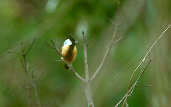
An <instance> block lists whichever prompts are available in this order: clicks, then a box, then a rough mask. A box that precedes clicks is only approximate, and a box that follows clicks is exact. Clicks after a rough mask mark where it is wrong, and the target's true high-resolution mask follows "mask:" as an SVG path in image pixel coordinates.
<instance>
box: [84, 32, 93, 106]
mask: <svg viewBox="0 0 171 107" xmlns="http://www.w3.org/2000/svg"><path fill="white" fill-rule="evenodd" d="M82 35H83V47H84V63H85V79H86V84H85V94H86V97H87V101H88V107H94V102H93V98H92V93H91V83H90V82H91V81H90V78H89V70H88V61H87V60H88V58H87V38H86V36H85V34H84V32H82Z"/></svg>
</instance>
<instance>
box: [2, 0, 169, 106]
mask: <svg viewBox="0 0 171 107" xmlns="http://www.w3.org/2000/svg"><path fill="white" fill-rule="evenodd" d="M170 18H171V1H170V0H0V107H38V105H37V104H36V98H35V96H34V90H33V89H32V88H29V87H28V84H29V77H28V75H27V74H26V73H25V72H24V69H23V67H22V64H21V62H20V58H19V57H20V56H18V55H15V54H9V50H12V51H14V52H20V50H21V43H23V44H24V46H26V47H27V46H28V45H29V43H30V42H31V41H32V39H33V38H34V37H36V38H37V40H36V43H35V44H34V46H33V48H32V50H31V51H30V53H29V54H28V62H29V64H30V66H31V69H32V71H33V74H34V79H35V80H36V83H37V89H38V94H39V97H40V103H41V106H42V107H86V106H87V100H86V97H85V95H84V87H83V84H82V83H81V82H80V81H79V80H78V79H76V78H75V77H74V75H73V74H72V73H71V72H70V71H68V70H66V69H65V68H64V64H63V63H60V62H56V60H57V59H59V57H58V56H57V54H56V53H55V51H54V49H52V48H51V47H50V46H49V43H50V40H56V41H57V44H58V46H59V47H61V46H62V43H63V41H64V40H65V39H66V37H67V36H66V35H67V34H71V35H73V37H74V38H75V39H76V40H78V41H79V44H78V46H77V47H78V55H77V58H76V60H75V62H74V64H73V66H74V67H75V69H76V71H77V72H78V73H79V74H80V75H82V76H84V58H83V46H82V35H81V32H82V31H85V33H86V36H87V37H88V63H89V70H90V74H93V72H94V71H95V70H96V68H97V67H98V65H99V63H100V61H101V59H102V57H103V55H104V52H105V50H106V47H107V44H108V42H109V41H110V39H111V37H112V34H113V30H114V25H115V24H118V25H119V26H118V36H120V37H122V40H121V41H120V42H118V43H117V44H115V45H114V46H113V48H112V51H111V52H110V55H109V57H108V58H107V61H106V62H105V64H104V67H103V69H102V72H101V73H100V74H99V75H98V77H97V78H96V80H95V81H94V82H93V83H92V93H93V99H94V103H95V107H114V105H115V104H116V103H117V102H118V101H119V100H120V99H121V97H122V96H123V95H124V93H125V92H126V90H127V86H128V80H129V78H130V75H131V73H132V72H133V70H134V69H135V67H136V66H137V65H138V62H139V61H140V59H141V58H142V56H143V55H144V54H145V52H146V50H147V49H148V47H149V46H150V45H151V44H152V42H153V41H154V40H155V38H157V37H158V36H159V34H160V33H161V32H162V31H163V30H164V29H165V28H166V25H168V24H169V23H171V21H170ZM170 34H171V32H170V30H169V31H168V32H167V33H166V34H165V36H164V37H163V38H162V40H161V41H160V42H159V43H158V44H157V45H156V46H155V48H154V49H153V51H152V54H151V55H150V57H151V59H152V63H151V65H150V67H149V68H148V70H147V71H146V72H145V75H144V76H143V78H142V80H141V81H140V82H139V83H138V85H137V87H136V89H135V91H134V93H133V94H132V96H130V97H129V98H128V104H129V107H170V105H171V102H170V101H171V96H170V95H171V84H170V82H171V73H170V72H171V66H170V64H171V36H170ZM138 72H140V70H139V71H138Z"/></svg>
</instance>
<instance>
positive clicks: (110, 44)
mask: <svg viewBox="0 0 171 107" xmlns="http://www.w3.org/2000/svg"><path fill="white" fill-rule="evenodd" d="M116 33H117V27H115V30H114V33H113V36H112V39H111V41H110V42H109V45H108V47H107V50H106V53H105V55H104V57H103V59H102V61H101V63H100V65H99V66H98V68H97V70H96V71H95V73H94V74H93V76H92V77H91V79H90V80H94V79H95V78H96V76H97V74H99V72H100V71H101V69H102V67H103V65H104V62H105V61H106V58H107V56H108V55H109V53H110V51H111V48H112V46H113V44H114V43H117V42H118V41H119V40H120V39H121V38H120V39H118V40H116V41H115V38H116Z"/></svg>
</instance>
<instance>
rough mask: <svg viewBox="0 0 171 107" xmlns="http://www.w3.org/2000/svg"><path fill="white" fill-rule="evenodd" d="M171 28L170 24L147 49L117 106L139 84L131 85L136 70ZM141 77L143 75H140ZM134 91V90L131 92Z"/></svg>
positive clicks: (116, 106)
mask: <svg viewBox="0 0 171 107" xmlns="http://www.w3.org/2000/svg"><path fill="white" fill-rule="evenodd" d="M170 28H171V25H168V26H167V28H166V29H165V30H164V31H163V32H162V33H161V34H160V35H159V37H158V38H156V40H155V41H154V42H153V43H152V45H151V46H150V48H149V49H148V50H147V52H146V54H145V55H144V57H143V58H142V60H141V61H140V62H139V64H138V66H137V67H136V68H135V69H134V71H133V73H132V75H131V77H130V81H129V83H130V84H129V86H128V91H127V93H126V94H125V95H124V96H123V97H122V99H121V100H120V101H119V102H118V103H117V104H116V105H115V107H118V106H119V105H120V104H121V103H122V101H123V100H125V99H127V97H128V96H129V95H130V94H129V95H128V93H129V91H130V90H132V89H133V88H134V87H135V85H136V84H137V82H135V83H134V84H133V85H131V83H132V81H133V77H134V75H135V72H136V71H137V70H138V69H139V68H140V67H141V66H142V65H143V64H144V62H145V61H146V59H147V57H148V56H149V55H150V53H151V51H152V49H153V48H154V46H155V45H156V44H157V43H158V42H159V41H160V39H161V38H162V37H163V36H164V34H165V33H166V31H168V29H170ZM140 77H141V76H140ZM131 93H132V92H131Z"/></svg>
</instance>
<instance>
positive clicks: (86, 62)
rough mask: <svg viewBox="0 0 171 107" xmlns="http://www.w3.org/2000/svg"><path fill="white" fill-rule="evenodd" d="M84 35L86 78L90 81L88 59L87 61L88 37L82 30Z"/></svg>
mask: <svg viewBox="0 0 171 107" xmlns="http://www.w3.org/2000/svg"><path fill="white" fill-rule="evenodd" d="M82 35H83V42H84V44H83V47H84V64H85V78H86V80H87V81H88V80H89V71H88V61H87V38H86V37H85V35H84V32H82Z"/></svg>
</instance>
